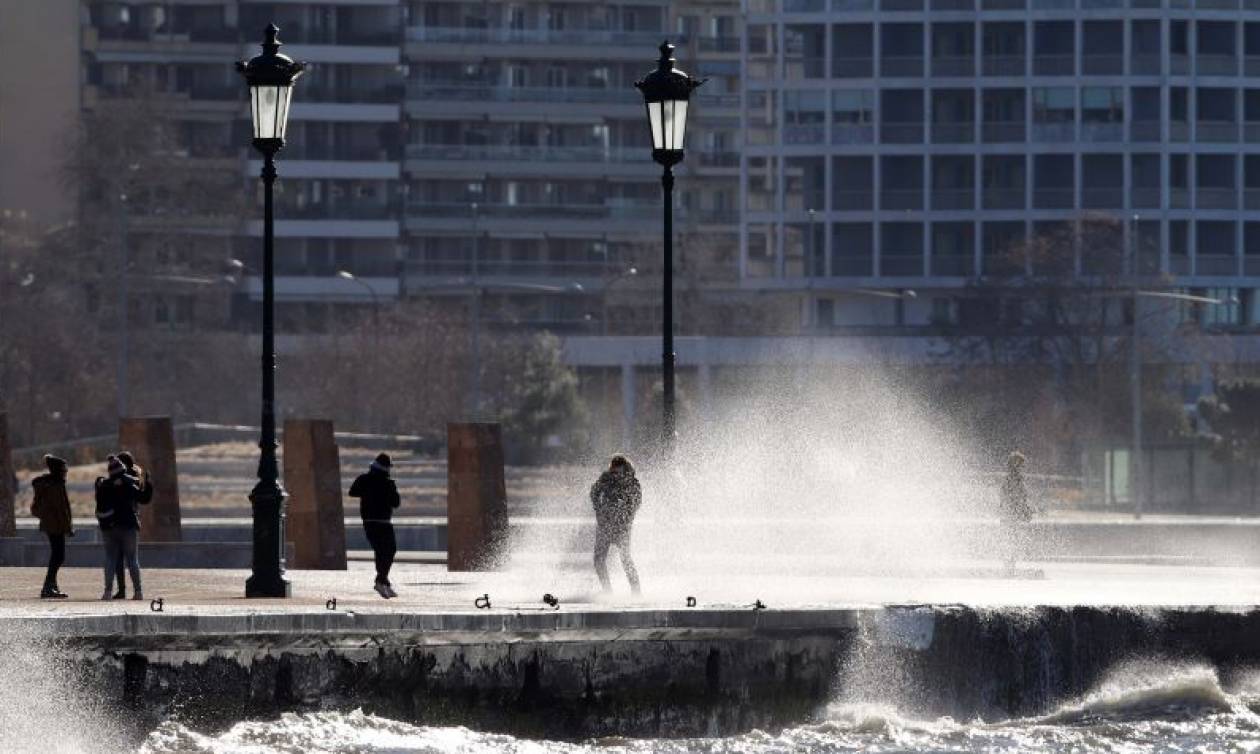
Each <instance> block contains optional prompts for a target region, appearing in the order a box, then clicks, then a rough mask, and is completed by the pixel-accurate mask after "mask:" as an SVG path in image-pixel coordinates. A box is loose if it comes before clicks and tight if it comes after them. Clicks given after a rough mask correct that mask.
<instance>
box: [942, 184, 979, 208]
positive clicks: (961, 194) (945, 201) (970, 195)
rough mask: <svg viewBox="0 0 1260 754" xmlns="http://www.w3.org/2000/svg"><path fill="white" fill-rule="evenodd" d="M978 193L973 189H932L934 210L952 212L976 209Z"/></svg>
mask: <svg viewBox="0 0 1260 754" xmlns="http://www.w3.org/2000/svg"><path fill="white" fill-rule="evenodd" d="M975 206H976V192H975V190H974V189H971V188H956V189H945V188H938V189H932V209H933V210H934V211H936V212H950V211H959V210H970V209H975Z"/></svg>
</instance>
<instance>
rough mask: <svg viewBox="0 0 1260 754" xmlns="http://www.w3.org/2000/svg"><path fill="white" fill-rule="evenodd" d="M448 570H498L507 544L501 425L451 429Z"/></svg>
mask: <svg viewBox="0 0 1260 754" xmlns="http://www.w3.org/2000/svg"><path fill="white" fill-rule="evenodd" d="M446 448H447V469H446V517H447V539H446V567H447V570H450V571H483V570H489V569H492V568H494V567H495V565H496V562H495V561H496V558H497V557H498V555H499V554H501V548H502V547H503V546H504V545H505V544H506V542H507V532H508V514H507V488H506V486H505V484H504V481H503V434H502V430H501V429H500V427H499V425H498V424H495V423H451V424H447V425H446Z"/></svg>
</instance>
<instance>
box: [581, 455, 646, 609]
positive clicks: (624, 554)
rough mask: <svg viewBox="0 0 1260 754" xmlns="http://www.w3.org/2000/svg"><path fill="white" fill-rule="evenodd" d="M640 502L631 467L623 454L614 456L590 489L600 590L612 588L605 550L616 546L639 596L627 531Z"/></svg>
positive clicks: (596, 568)
mask: <svg viewBox="0 0 1260 754" xmlns="http://www.w3.org/2000/svg"><path fill="white" fill-rule="evenodd" d="M642 503H643V491H642V488H641V487H640V486H639V480H638V479H636V478H635V476H634V466H632V465H631V464H630V461H629V459H627V458H626V457H625V456H623V455H620V454H618V455H615V456H613V457H612V460H611V461H609V463H608V470H607V471H605V472H604V473H602V474H600V475H599V480H598V481H596V482H595V484H594V485H592V486H591V505H592V506H594V508H595V573H596V575H598V576H599V583H600V584H601V585H602V586H603V587H604V591H606V592H607V591H610V590H611V589H612V582H610V581H609V580H608V565H607V562H606V561H607V560H608V548H610V547H612V546H613V545H616V546H617V552H618V553H619V554H620V555H621V565H622V567H624V568H625V569H626V578H627V579H629V581H630V588H631V589H633V590H634V593H635V594H638V593H639V571H638V570H637V569H636V568H635V567H634V560H633V559H632V558H631V557H630V528H631V526H633V525H634V515H635V514H636V513H638V512H639V506H640V505H641V504H642Z"/></svg>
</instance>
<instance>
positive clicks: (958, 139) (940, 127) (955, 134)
mask: <svg viewBox="0 0 1260 754" xmlns="http://www.w3.org/2000/svg"><path fill="white" fill-rule="evenodd" d="M975 140H976V124H975V123H933V124H932V143H933V144H969V143H971V142H974V141H975Z"/></svg>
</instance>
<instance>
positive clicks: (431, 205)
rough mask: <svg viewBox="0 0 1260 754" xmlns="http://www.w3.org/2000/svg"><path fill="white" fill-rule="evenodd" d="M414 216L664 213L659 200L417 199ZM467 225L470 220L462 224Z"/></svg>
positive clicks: (639, 216) (636, 216) (634, 216)
mask: <svg viewBox="0 0 1260 754" xmlns="http://www.w3.org/2000/svg"><path fill="white" fill-rule="evenodd" d="M407 214H408V216H410V217H430V218H442V219H458V220H461V221H464V220H467V221H471V220H472V219H473V218H478V219H480V220H486V219H508V220H518V219H523V220H540V221H554V220H600V221H602V220H630V221H635V222H639V221H643V220H649V219H657V218H659V217H660V215H661V205H660V203H659V202H641V203H640V202H630V203H614V202H608V203H604V204H563V203H559V202H556V203H547V202H536V203H530V204H480V203H478V204H476V206H475V207H474V205H473V203H471V202H462V203H457V204H452V203H444V202H423V201H414V202H411V203H409V204H408V205H407ZM461 226H462V227H467V223H466V222H465V223H461Z"/></svg>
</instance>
